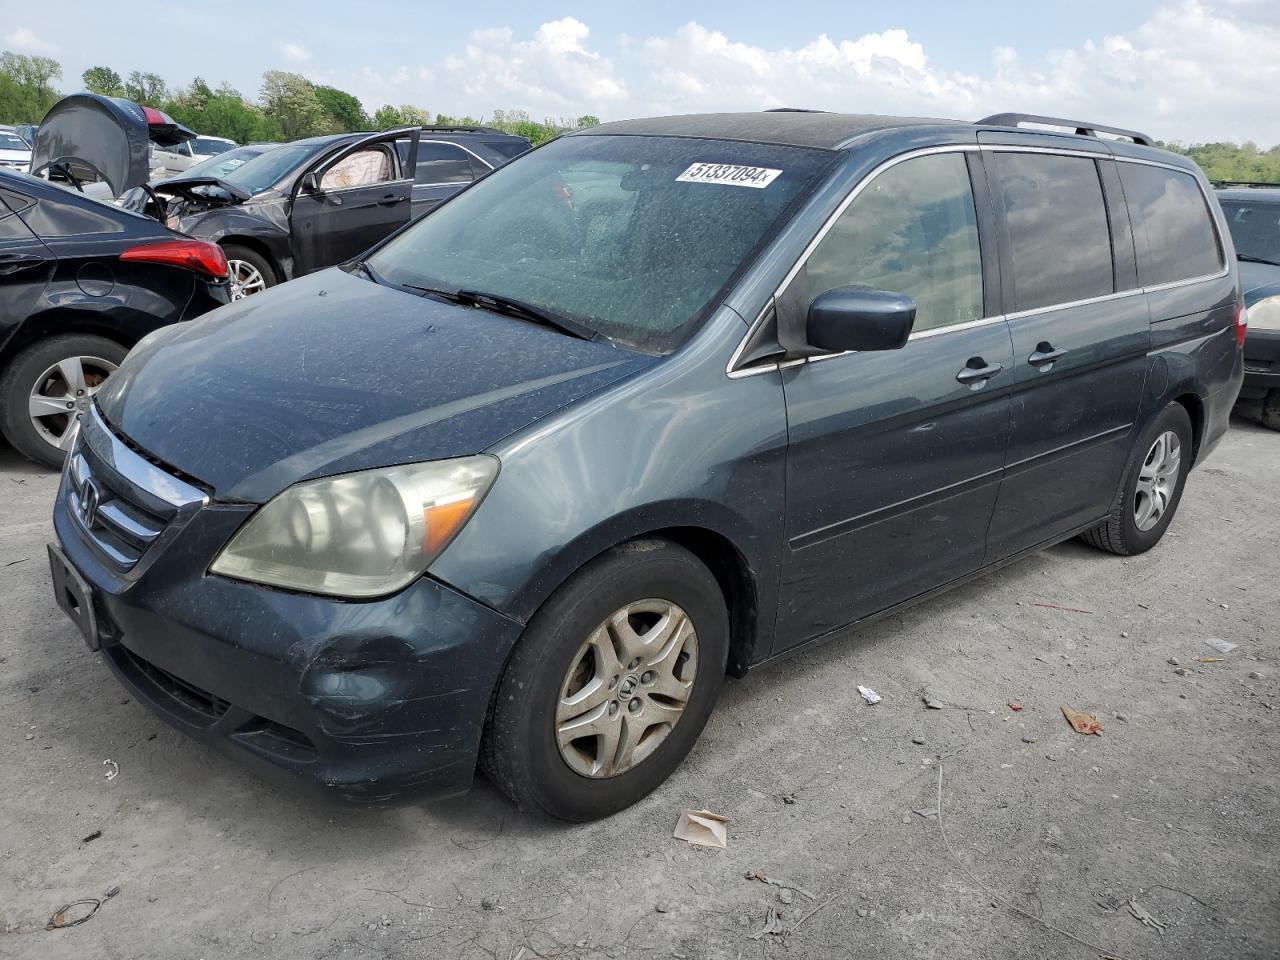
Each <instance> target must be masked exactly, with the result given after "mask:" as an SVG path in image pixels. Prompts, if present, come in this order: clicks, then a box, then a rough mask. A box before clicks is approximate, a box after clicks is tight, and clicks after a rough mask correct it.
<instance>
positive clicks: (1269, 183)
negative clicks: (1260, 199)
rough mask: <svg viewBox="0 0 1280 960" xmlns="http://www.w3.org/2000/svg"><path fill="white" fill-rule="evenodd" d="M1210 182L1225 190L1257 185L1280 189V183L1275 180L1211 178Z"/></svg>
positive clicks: (1263, 187) (1260, 187)
mask: <svg viewBox="0 0 1280 960" xmlns="http://www.w3.org/2000/svg"><path fill="white" fill-rule="evenodd" d="M1209 182H1210V183H1211V184H1213V186H1214V187H1216V188H1217V189H1219V190H1225V189H1227V188H1229V187H1255V188H1258V189H1266V188H1268V187H1269V188H1271V189H1272V190H1275V189H1280V183H1277V182H1276V181H1274V180H1210V181H1209Z"/></svg>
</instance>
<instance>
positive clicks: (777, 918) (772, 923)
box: [747, 905, 786, 940]
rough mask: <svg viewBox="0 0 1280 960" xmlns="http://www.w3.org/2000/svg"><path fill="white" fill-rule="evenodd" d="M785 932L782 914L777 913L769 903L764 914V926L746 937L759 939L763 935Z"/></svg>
mask: <svg viewBox="0 0 1280 960" xmlns="http://www.w3.org/2000/svg"><path fill="white" fill-rule="evenodd" d="M785 932H786V927H785V926H783V923H782V915H781V914H779V913H778V911H777V910H775V909H774V908H773V906H772V905H770V906H769V909H768V912H766V913H765V915H764V926H763V927H761V928H760V929H759V930H757V931H756V932H755V933H749V934H747V939H748V940H759V939H761V938H763V937H766V936H768V935H769V934H780V933H785Z"/></svg>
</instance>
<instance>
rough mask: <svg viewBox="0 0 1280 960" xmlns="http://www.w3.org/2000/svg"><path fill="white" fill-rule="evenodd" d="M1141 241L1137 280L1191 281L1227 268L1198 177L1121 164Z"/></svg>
mask: <svg viewBox="0 0 1280 960" xmlns="http://www.w3.org/2000/svg"><path fill="white" fill-rule="evenodd" d="M1120 182H1121V183H1122V184H1123V185H1124V198H1125V200H1126V201H1127V202H1128V204H1129V219H1130V220H1132V221H1133V232H1134V235H1135V236H1136V237H1137V238H1138V282H1139V283H1141V284H1142V285H1143V286H1150V285H1152V284H1156V283H1170V282H1172V281H1174V280H1189V279H1191V278H1192V277H1203V276H1206V275H1208V274H1211V273H1217V272H1218V271H1219V270H1220V269H1222V254H1221V252H1220V251H1219V249H1218V237H1217V234H1216V233H1215V231H1214V229H1213V221H1212V220H1211V219H1210V216H1209V207H1208V205H1207V204H1206V203H1205V199H1204V194H1203V193H1201V192H1200V185H1199V184H1198V183H1197V182H1196V178H1195V177H1193V176H1192V175H1191V174H1189V173H1179V172H1178V171H1176V170H1168V169H1166V168H1164V167H1151V166H1147V165H1146V164H1140V163H1122V164H1120Z"/></svg>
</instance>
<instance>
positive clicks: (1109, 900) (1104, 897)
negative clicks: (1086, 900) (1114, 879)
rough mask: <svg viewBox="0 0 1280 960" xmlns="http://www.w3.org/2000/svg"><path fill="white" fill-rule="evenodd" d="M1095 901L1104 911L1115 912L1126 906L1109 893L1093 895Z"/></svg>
mask: <svg viewBox="0 0 1280 960" xmlns="http://www.w3.org/2000/svg"><path fill="white" fill-rule="evenodd" d="M1093 901H1094V903H1096V904H1097V905H1098V906H1100V907H1101V908H1102V909H1103V910H1111V911H1115V910H1119V909H1120V908H1121V907H1122V906H1123V905H1124V901H1123V900H1121V899H1119V898H1117V897H1113V896H1111V894H1109V893H1095V894H1094V895H1093Z"/></svg>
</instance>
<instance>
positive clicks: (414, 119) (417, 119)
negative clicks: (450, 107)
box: [399, 103, 431, 127]
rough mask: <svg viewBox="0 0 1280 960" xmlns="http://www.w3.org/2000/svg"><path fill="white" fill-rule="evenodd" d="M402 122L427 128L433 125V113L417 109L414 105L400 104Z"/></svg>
mask: <svg viewBox="0 0 1280 960" xmlns="http://www.w3.org/2000/svg"><path fill="white" fill-rule="evenodd" d="M399 112H400V122H401V123H403V124H413V125H415V126H419V127H425V126H427V125H428V124H430V123H431V111H430V110H423V109H422V108H421V107H415V106H414V105H413V104H412V103H402V104H400V111H399Z"/></svg>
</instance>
